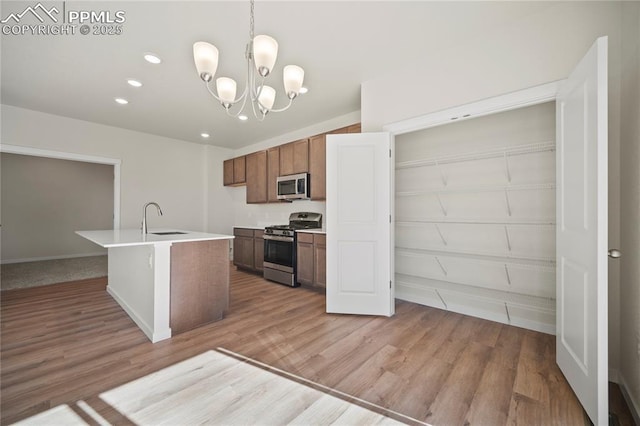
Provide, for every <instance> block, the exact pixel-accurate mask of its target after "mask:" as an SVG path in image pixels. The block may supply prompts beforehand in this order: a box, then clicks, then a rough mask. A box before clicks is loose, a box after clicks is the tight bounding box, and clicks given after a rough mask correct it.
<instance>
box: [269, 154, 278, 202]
mask: <svg viewBox="0 0 640 426" xmlns="http://www.w3.org/2000/svg"><path fill="white" fill-rule="evenodd" d="M279 175H280V147H277V146H276V147H273V148H269V149H268V150H267V201H268V202H270V203H272V202H278V201H279V200H278V183H277V180H278V176H279Z"/></svg>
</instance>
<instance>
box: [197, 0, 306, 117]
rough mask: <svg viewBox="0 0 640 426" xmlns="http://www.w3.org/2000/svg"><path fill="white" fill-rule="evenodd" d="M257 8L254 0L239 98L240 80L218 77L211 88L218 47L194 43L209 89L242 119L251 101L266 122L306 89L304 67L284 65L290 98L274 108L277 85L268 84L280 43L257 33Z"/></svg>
mask: <svg viewBox="0 0 640 426" xmlns="http://www.w3.org/2000/svg"><path fill="white" fill-rule="evenodd" d="M253 9H254V0H251V14H250V20H249V42H248V43H247V47H246V50H245V58H246V61H247V75H246V83H245V88H244V91H243V92H242V94H241V95H240V96H239V97H238V98H236V91H237V90H236V86H237V85H236V82H235V80H233V79H231V78H228V77H219V78H217V79H216V90H215V91H214V90H213V89H212V87H211V86H212V81H213V77H214V75H215V74H216V69H217V68H218V48H216V47H215V46H214V45H213V44H210V43H207V42H204V41H198V42H196V43H194V44H193V58H194V60H195V63H196V69H197V70H198V75H199V76H200V78H201V79H202V81H204V83H205V85H206V87H207V90H208V91H209V93H210V94H211V95H212V96H213V97H214V98H216V99H217V100H218V101H219V102H220V103H221V104H222V106H223V108H224V109H225V110H226V111H227V114H228V115H230V116H232V117H238V118H243V116H244V119H246V115H244V114H242V112H243V111H244V109H245V106H246V104H247V100H250V103H251V108H252V110H253V115H254V116H255V117H256V118H257V119H258V120H259V121H263V120H264V118H265V116H266V115H267V114H268V113H269V112H282V111H286V110H287V109H289V107H290V106H291V104H292V103H293V100H294V99H295V98H296V96H298V94H299V93H300V89H301V88H302V81H303V80H304V70H303V69H302V68H301V67H299V66H297V65H287V66H286V67H284V71H283V80H284V91H285V94H286V96H287V98H288V103H287V105H285V106H284V107H283V108H280V109H274V108H273V105H274V102H275V98H276V91H275V89H274V88H273V87H271V86H267V85H266V84H265V79H266V77H267V76H268V75H269V74H270V73H271V71H272V70H273V66H274V65H275V63H276V58H277V56H278V43H277V42H276V41H275V40H274V39H273V38H272V37H269V36H267V35H258V36H254V32H253V31H254V30H253V27H254V18H253ZM216 91H217V94H216ZM238 104H239V105H240V107H239V109H238V110H237V111H236V112H235V113H232V112H231V108H232V107H233V106H234V105H238Z"/></svg>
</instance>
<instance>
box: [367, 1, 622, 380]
mask: <svg viewBox="0 0 640 426" xmlns="http://www.w3.org/2000/svg"><path fill="white" fill-rule="evenodd" d="M622 3H623V2H559V3H556V4H554V5H553V6H552V7H549V8H546V9H543V10H541V11H539V12H536V13H533V14H530V15H527V16H523V17H522V18H521V19H518V20H514V21H512V22H510V23H509V24H507V25H504V26H501V27H496V28H495V29H494V30H493V31H492V32H489V33H486V34H484V35H479V36H477V37H475V38H474V39H472V40H469V41H468V42H467V43H465V44H459V45H458V46H448V47H447V48H446V49H442V50H440V51H430V52H427V53H425V54H424V55H422V62H421V64H420V66H417V67H413V68H407V69H404V70H402V71H400V72H398V73H396V74H393V75H389V76H387V77H385V78H381V79H377V80H371V81H367V82H365V83H363V84H362V92H361V93H362V105H361V108H362V127H363V131H378V130H380V129H381V128H382V126H384V125H385V124H390V123H394V122H397V121H401V120H405V119H408V118H412V117H417V116H421V115H425V114H428V113H431V112H435V111H439V110H443V109H447V108H450V107H453V106H457V105H463V104H466V103H469V102H473V101H477V100H480V99H485V98H489V97H493V96H496V95H500V94H504V93H509V92H513V91H517V90H521V89H524V88H528V87H532V86H536V85H539V84H544V83H548V82H550V81H555V80H560V79H564V78H566V77H567V76H568V75H569V73H570V72H571V70H572V69H573V67H574V66H575V65H576V64H577V62H578V61H579V60H580V59H581V58H582V56H583V55H584V54H585V52H586V51H587V50H588V49H589V47H590V46H591V45H592V44H593V43H594V41H595V39H596V38H598V37H600V36H603V35H608V36H609V218H610V221H609V244H610V246H611V247H615V246H618V245H619V242H620V222H619V219H618V218H619V217H620V168H619V164H620V61H621V21H622V16H623V14H622ZM619 271H620V267H619V263H615V262H610V263H609V360H610V367H611V369H612V373H613V375H612V379H614V380H615V379H616V375H617V374H616V372H617V369H618V367H619V346H620V318H619V307H620V305H619V303H620V300H619V299H620V298H619V292H620V285H619ZM624 338H625V339H627V338H628V339H631V336H624Z"/></svg>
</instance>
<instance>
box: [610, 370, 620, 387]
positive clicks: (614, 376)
mask: <svg viewBox="0 0 640 426" xmlns="http://www.w3.org/2000/svg"><path fill="white" fill-rule="evenodd" d="M609 381H610V382H613V383H616V384H620V373H619V372H618V370H616V369H615V368H609Z"/></svg>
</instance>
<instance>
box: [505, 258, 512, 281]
mask: <svg viewBox="0 0 640 426" xmlns="http://www.w3.org/2000/svg"><path fill="white" fill-rule="evenodd" d="M504 273H505V274H506V275H507V283H509V285H511V275H509V268H508V267H507V264H506V263H505V264H504Z"/></svg>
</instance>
